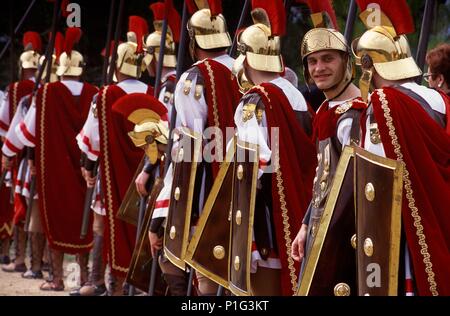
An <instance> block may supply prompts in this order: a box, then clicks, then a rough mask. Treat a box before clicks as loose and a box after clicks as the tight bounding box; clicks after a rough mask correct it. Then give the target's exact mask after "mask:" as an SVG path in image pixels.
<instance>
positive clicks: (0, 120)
mask: <svg viewBox="0 0 450 316" xmlns="http://www.w3.org/2000/svg"><path fill="white" fill-rule="evenodd" d="M8 128H9V99H8V92H6V93H5V94H4V95H3V98H2V99H0V136H5V135H6V133H7V132H8Z"/></svg>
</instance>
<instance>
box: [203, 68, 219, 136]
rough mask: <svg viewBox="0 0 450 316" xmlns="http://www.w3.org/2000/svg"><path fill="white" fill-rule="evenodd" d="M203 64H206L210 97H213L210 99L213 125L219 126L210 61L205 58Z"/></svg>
mask: <svg viewBox="0 0 450 316" xmlns="http://www.w3.org/2000/svg"><path fill="white" fill-rule="evenodd" d="M205 66H206V69H207V70H208V74H209V80H210V82H211V94H212V97H213V100H212V101H213V104H212V106H213V117H214V126H215V127H219V128H220V124H219V111H218V110H217V95H216V82H215V80H214V73H213V71H212V68H211V65H210V63H209V62H208V61H207V60H205Z"/></svg>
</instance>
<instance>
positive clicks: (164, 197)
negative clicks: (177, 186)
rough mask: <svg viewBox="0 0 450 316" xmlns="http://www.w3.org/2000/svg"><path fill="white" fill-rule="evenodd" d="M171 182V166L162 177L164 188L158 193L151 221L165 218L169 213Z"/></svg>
mask: <svg viewBox="0 0 450 316" xmlns="http://www.w3.org/2000/svg"><path fill="white" fill-rule="evenodd" d="M172 182H173V168H172V164H170V165H169V168H168V169H167V173H166V176H165V177H164V187H163V188H162V190H161V192H159V195H158V197H157V198H156V203H155V208H154V210H153V214H152V219H154V218H160V217H167V214H168V211H169V202H170V192H171V191H172Z"/></svg>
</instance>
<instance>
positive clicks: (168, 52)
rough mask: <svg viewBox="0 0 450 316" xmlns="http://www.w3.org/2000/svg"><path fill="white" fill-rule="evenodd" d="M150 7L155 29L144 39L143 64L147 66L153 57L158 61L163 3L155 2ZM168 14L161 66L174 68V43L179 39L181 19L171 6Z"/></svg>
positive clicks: (163, 10)
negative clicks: (145, 50) (144, 52)
mask: <svg viewBox="0 0 450 316" xmlns="http://www.w3.org/2000/svg"><path fill="white" fill-rule="evenodd" d="M150 9H151V10H152V11H153V26H154V28H155V31H154V32H153V33H151V34H150V35H149V36H147V39H146V40H145V47H146V49H147V53H146V55H145V58H144V62H145V64H146V65H147V66H148V65H150V63H151V62H152V60H153V58H154V59H155V60H156V62H158V58H159V47H160V45H161V35H162V24H163V20H164V13H165V3H163V2H155V3H153V4H151V5H150ZM169 10H170V12H169V14H168V21H167V22H168V27H167V35H166V41H165V47H164V60H163V66H164V67H170V68H174V67H176V65H177V57H176V51H175V43H178V42H179V39H180V27H181V19H180V15H179V14H178V11H177V10H175V9H174V8H173V7H171V8H170V9H169Z"/></svg>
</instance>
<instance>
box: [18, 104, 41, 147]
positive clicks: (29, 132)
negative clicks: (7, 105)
mask: <svg viewBox="0 0 450 316" xmlns="http://www.w3.org/2000/svg"><path fill="white" fill-rule="evenodd" d="M15 131H16V134H17V137H18V138H19V140H20V141H21V142H22V144H24V145H25V146H28V147H35V144H36V104H35V103H34V100H33V102H32V104H31V105H30V108H29V109H28V112H27V114H26V115H25V118H24V119H23V120H22V121H21V122H20V123H19V124H18V125H17V126H16V129H15Z"/></svg>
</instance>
